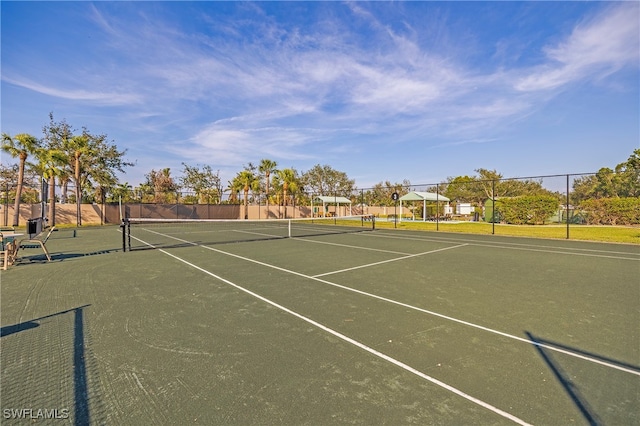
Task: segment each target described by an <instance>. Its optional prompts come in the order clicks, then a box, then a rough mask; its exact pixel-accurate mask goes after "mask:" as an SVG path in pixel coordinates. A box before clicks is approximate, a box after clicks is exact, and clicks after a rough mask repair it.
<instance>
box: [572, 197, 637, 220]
mask: <svg viewBox="0 0 640 426" xmlns="http://www.w3.org/2000/svg"><path fill="white" fill-rule="evenodd" d="M580 209H581V210H583V212H584V216H585V219H586V221H587V223H588V224H590V225H638V224H640V198H636V197H633V198H599V199H592V200H585V201H583V202H582V204H580Z"/></svg>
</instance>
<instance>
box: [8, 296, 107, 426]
mask: <svg viewBox="0 0 640 426" xmlns="http://www.w3.org/2000/svg"><path fill="white" fill-rule="evenodd" d="M89 306H91V305H83V306H78V307H76V308H72V309H67V310H65V311H60V312H56V313H55V314H51V315H45V316H42V317H39V318H34V319H32V320H29V321H24V322H21V323H19V324H13V325H8V326H4V327H2V328H1V329H0V335H1V337H6V336H9V335H12V334H15V333H19V332H22V331H26V330H31V329H34V328H37V327H40V325H41V322H42V321H44V320H46V319H50V318H54V317H58V316H61V315H69V314H72V315H73V395H74V416H73V418H74V424H76V425H87V424H90V423H91V421H92V418H91V411H90V405H89V395H90V393H89V385H88V371H87V359H88V358H89V357H88V356H87V353H86V350H87V346H86V327H85V322H84V321H85V320H84V309H85V308H87V307H89ZM92 394H93V395H94V396H95V394H96V392H95V391H93V392H92ZM94 420H95V419H94Z"/></svg>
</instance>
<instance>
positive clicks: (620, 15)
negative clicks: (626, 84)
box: [515, 3, 640, 91]
mask: <svg viewBox="0 0 640 426" xmlns="http://www.w3.org/2000/svg"><path fill="white" fill-rule="evenodd" d="M639 31H640V30H639V21H638V4H637V3H630V4H626V3H625V4H622V5H619V6H616V7H612V8H610V9H608V10H607V11H606V12H605V13H603V14H601V15H599V16H597V17H595V18H594V19H592V20H590V21H587V22H583V23H582V24H580V25H578V26H576V27H575V29H574V30H573V32H572V33H571V35H570V36H569V37H568V38H567V39H566V40H564V41H562V42H560V43H558V44H556V45H554V46H547V47H546V48H545V49H544V51H545V53H546V55H547V58H548V59H549V62H548V63H546V64H543V65H540V66H539V67H536V68H535V69H533V70H532V71H531V72H530V73H529V74H528V75H526V76H525V77H523V78H521V79H520V80H519V81H517V82H516V84H515V88H516V89H517V90H521V91H536V90H548V89H555V88H558V87H561V86H563V85H566V84H570V83H573V82H576V81H581V80H584V79H590V78H602V77H603V76H606V75H609V74H612V73H614V72H616V71H619V70H620V69H622V68H624V67H625V66H635V67H637V66H638V60H639V52H640V50H639V48H638V45H639Z"/></svg>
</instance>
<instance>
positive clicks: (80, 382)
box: [0, 221, 640, 425]
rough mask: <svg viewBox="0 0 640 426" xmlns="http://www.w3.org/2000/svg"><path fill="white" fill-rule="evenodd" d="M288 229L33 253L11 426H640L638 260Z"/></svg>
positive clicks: (19, 322) (5, 317) (552, 247)
mask: <svg viewBox="0 0 640 426" xmlns="http://www.w3.org/2000/svg"><path fill="white" fill-rule="evenodd" d="M237 222H242V221H237ZM356 228H357V226H356ZM363 228H364V229H369V228H368V224H365V226H364V227H363ZM286 229H287V231H286V233H284V234H281V233H280V232H284V231H281V230H280V231H271V230H269V231H267V230H264V229H260V230H257V229H252V230H250V231H247V230H246V229H239V230H238V232H234V234H237V233H242V234H247V233H249V234H250V235H252V236H251V237H249V238H247V239H243V240H242V241H238V240H237V239H234V238H227V239H226V240H218V239H215V238H213V237H212V236H211V235H212V233H216V232H217V230H216V229H215V228H214V229H211V228H208V227H203V228H192V227H189V226H186V224H177V225H175V226H173V227H170V228H162V227H152V226H147V225H141V226H136V225H132V233H131V248H132V250H131V251H126V252H123V250H122V232H121V231H122V230H121V228H119V227H102V228H82V229H79V230H74V229H66V230H60V231H58V232H56V233H54V235H53V236H52V237H51V239H50V240H49V242H48V244H47V246H48V248H49V251H50V253H51V255H52V259H53V261H52V262H46V259H44V256H43V255H42V254H41V253H38V252H37V251H36V250H34V251H32V252H27V251H25V252H23V253H21V254H22V255H23V259H22V261H21V262H19V263H18V264H17V265H16V266H15V267H12V268H11V269H9V270H8V271H6V272H3V273H2V275H1V294H0V295H1V301H0V302H1V308H2V309H1V320H2V338H1V341H0V343H1V345H2V347H1V349H2V352H1V367H2V371H1V373H2V376H1V383H0V385H1V390H2V395H1V396H2V399H1V401H2V413H3V423H6V424H21V423H32V422H33V421H34V419H36V420H41V421H44V423H53V421H52V420H47V419H46V417H54V415H55V416H57V417H58V420H56V421H55V424H61V423H60V422H62V424H64V423H65V422H66V423H74V424H88V423H89V424H132V425H133V424H135V425H140V424H242V425H247V424H261V425H264V424H291V425H298V424H313V425H317V424H323V425H324V424H367V425H371V424H456V425H457V424H482V425H486V424H513V423H515V424H538V425H557V424H603V425H604V424H611V425H621V424H625V425H626V424H640V336H639V333H638V324H640V311H639V308H640V303H639V302H640V278H639V276H640V274H639V272H640V247H638V246H635V245H624V244H596V243H588V242H578V241H563V240H541V239H540V240H536V239H524V238H508V237H499V236H481V235H460V234H453V233H427V232H410V231H395V230H381V229H378V230H375V231H367V232H346V233H343V232H338V233H333V232H332V231H327V232H305V233H296V232H293V234H291V231H289V227H288V226H287V227H286ZM324 229H326V228H324ZM181 230H182V231H181ZM353 230H354V231H362V230H363V229H353ZM274 232H275V233H274ZM257 234H262V236H263V237H264V238H257V237H256V235H257ZM276 234H277V236H279V237H283V236H284V237H288V236H289V235H291V236H292V238H275V236H276ZM271 236H273V238H272V237H271ZM254 237H256V238H254ZM151 246H153V248H151ZM42 410H45V411H42ZM47 410H48V411H47ZM19 417H22V418H19Z"/></svg>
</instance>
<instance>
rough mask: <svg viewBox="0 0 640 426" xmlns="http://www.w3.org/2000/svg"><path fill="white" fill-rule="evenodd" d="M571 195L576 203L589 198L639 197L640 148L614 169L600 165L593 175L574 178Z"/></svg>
mask: <svg viewBox="0 0 640 426" xmlns="http://www.w3.org/2000/svg"><path fill="white" fill-rule="evenodd" d="M571 197H572V202H573V203H576V204H579V203H580V202H582V201H584V200H587V199H590V198H626V197H640V149H636V150H634V151H633V153H632V154H631V155H630V156H629V158H628V159H627V161H625V162H622V163H620V164H618V165H617V166H616V167H615V169H614V170H612V169H610V168H609V167H602V168H601V169H600V170H598V172H597V173H596V174H595V175H589V176H582V177H580V178H577V179H575V180H574V182H573V192H572V194H571Z"/></svg>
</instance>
